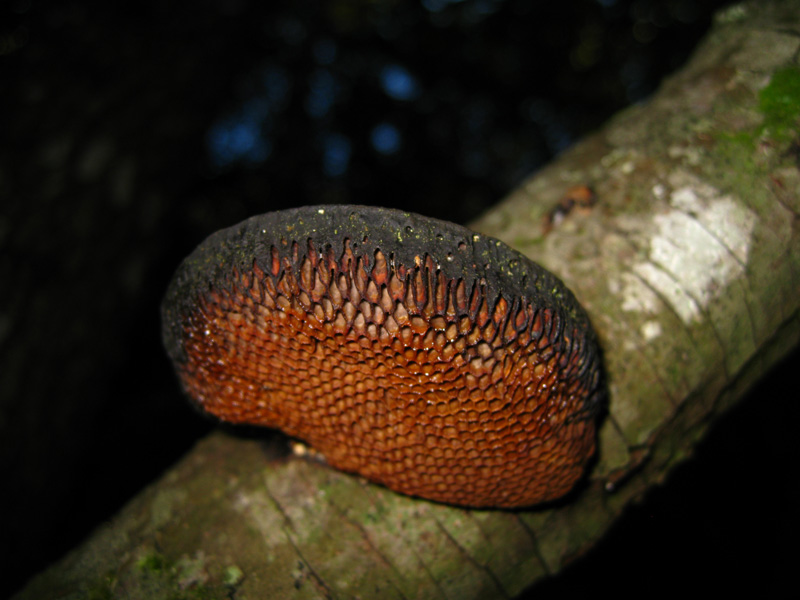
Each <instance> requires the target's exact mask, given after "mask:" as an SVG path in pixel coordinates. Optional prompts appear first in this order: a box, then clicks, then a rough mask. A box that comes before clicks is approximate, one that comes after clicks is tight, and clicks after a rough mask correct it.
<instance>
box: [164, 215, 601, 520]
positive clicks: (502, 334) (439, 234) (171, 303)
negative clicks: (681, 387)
mask: <svg viewBox="0 0 800 600" xmlns="http://www.w3.org/2000/svg"><path fill="white" fill-rule="evenodd" d="M162 319H163V336H164V342H165V344H166V347H167V350H168V353H169V355H170V357H171V358H172V360H173V362H174V364H175V368H176V370H177V372H178V376H179V379H180V381H181V384H182V386H183V388H184V390H185V391H186V392H187V394H188V395H189V396H190V397H191V398H192V399H193V400H194V402H195V403H196V405H197V406H199V407H200V408H201V409H202V410H203V411H205V412H207V413H210V414H212V415H215V416H216V417H218V418H219V419H222V420H224V421H228V422H232V423H246V424H251V425H262V426H266V427H272V428H278V429H281V430H283V431H284V432H285V433H287V434H288V435H290V436H294V437H296V438H299V439H301V440H303V441H305V442H307V443H309V444H310V445H311V446H312V447H313V448H315V449H316V450H317V451H318V452H320V453H321V454H322V455H324V457H325V459H326V460H327V462H328V463H329V464H330V465H332V466H334V467H336V468H339V469H342V470H344V471H348V472H354V473H358V474H360V475H362V476H364V477H366V478H368V479H370V480H372V481H375V482H378V483H381V484H383V485H385V486H387V487H389V488H391V489H392V490H395V491H398V492H402V493H404V494H409V495H413V496H419V497H422V498H427V499H430V500H435V501H439V502H445V503H450V504H457V505H462V506H471V507H506V508H510V507H522V506H531V505H534V504H538V503H541V502H546V501H549V500H554V499H556V498H559V497H561V496H563V495H564V494H566V493H567V492H569V491H570V489H572V488H573V486H574V485H575V483H576V482H577V481H578V480H579V479H580V478H581V476H582V474H583V472H584V470H585V468H586V465H587V463H588V462H589V460H590V459H591V457H592V455H593V454H594V451H595V428H596V417H597V414H598V412H599V407H600V404H601V398H602V390H601V384H600V379H601V375H600V369H601V367H600V356H599V351H598V348H597V343H596V340H595V335H594V333H593V331H592V329H591V326H590V324H589V320H588V318H587V316H586V314H585V313H584V311H583V309H582V308H581V307H580V306H579V305H578V303H577V301H576V300H575V298H574V296H573V295H572V293H571V292H570V291H569V290H568V289H567V288H566V287H565V286H564V284H563V283H561V282H560V281H559V280H558V279H557V278H556V277H554V276H553V275H552V274H550V273H549V272H548V271H546V270H545V269H543V268H542V267H540V266H539V265H537V264H535V263H533V262H531V261H530V260H529V259H527V258H526V257H524V256H523V255H521V254H519V253H518V252H516V251H514V250H512V249H511V248H509V247H508V246H506V245H505V244H503V243H502V242H499V241H497V240H494V239H492V238H488V237H485V236H481V235H477V234H474V233H473V232H471V231H469V230H467V229H465V228H463V227H460V226H457V225H454V224H452V223H447V222H444V221H439V220H435V219H429V218H426V217H422V216H419V215H415V214H409V213H404V212H400V211H397V210H390V209H382V208H371V207H363V206H317V207H305V208H299V209H292V210H285V211H279V212H273V213H268V214H264V215H259V216H256V217H252V218H250V219H248V220H246V221H244V222H242V223H240V224H238V225H235V226H233V227H230V228H228V229H224V230H222V231H218V232H217V233H215V234H213V235H211V236H210V237H209V238H208V239H206V240H205V241H204V242H203V243H202V244H201V245H200V246H199V247H198V248H197V249H196V250H195V251H194V252H193V253H192V254H191V255H190V256H189V257H188V258H186V259H185V260H184V261H183V263H182V264H181V265H180V267H179V268H178V270H177V272H176V274H175V276H174V278H173V280H172V282H171V284H170V286H169V289H168V291H167V294H166V297H165V299H164V303H163V305H162Z"/></svg>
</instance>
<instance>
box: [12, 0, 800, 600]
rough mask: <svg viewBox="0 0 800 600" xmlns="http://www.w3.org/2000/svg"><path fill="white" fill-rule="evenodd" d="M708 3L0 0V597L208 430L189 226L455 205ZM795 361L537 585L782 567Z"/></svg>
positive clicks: (655, 56)
mask: <svg viewBox="0 0 800 600" xmlns="http://www.w3.org/2000/svg"><path fill="white" fill-rule="evenodd" d="M726 4H727V3H726V2H722V1H711V0H709V1H700V2H697V1H693V0H667V1H655V0H576V1H571V2H541V1H538V2H537V1H523V0H463V1H460V2H456V1H448V0H423V1H422V2H400V1H393V0H383V1H367V0H338V1H336V0H334V1H331V2H327V3H317V2H310V1H303V0H300V1H297V0H295V1H292V2H288V1H287V2H255V1H248V0H232V1H222V0H204V1H198V2H191V3H185V4H184V3H172V2H170V3H168V2H157V1H155V0H150V1H147V0H145V1H142V2H136V3H127V2H118V3H110V2H91V1H89V0H83V1H74V2H70V1H65V2H56V1H53V2H39V1H35V0H13V1H11V2H5V3H3V4H0V136H2V137H1V138H0V139H2V142H3V143H2V144H0V365H2V381H0V384H1V385H0V469H2V471H0V475H1V476H2V482H3V485H2V489H3V492H2V500H0V502H2V505H0V515H2V525H0V527H2V529H1V530H0V565H3V568H2V572H3V576H2V578H0V596H2V595H4V594H5V593H7V592H10V591H12V590H13V589H15V588H17V587H18V586H20V585H22V584H23V583H24V581H25V580H26V579H27V578H28V577H29V576H30V575H32V574H33V573H35V572H36V571H38V570H40V569H42V568H43V567H44V566H46V565H47V564H48V563H50V562H51V561H53V560H55V559H57V558H58V557H60V556H61V555H62V554H63V553H64V552H66V551H67V550H68V549H70V548H71V547H73V546H74V545H75V544H77V543H79V542H80V541H81V539H83V538H84V537H85V536H86V535H88V533H89V532H90V531H91V530H92V528H93V527H95V526H97V525H98V524H99V523H101V522H102V521H103V520H105V519H108V518H109V517H110V516H112V515H113V514H114V513H115V512H116V511H117V510H118V509H119V507H120V506H121V505H122V504H123V503H124V502H125V501H126V500H127V499H128V498H130V497H131V496H132V495H134V494H135V493H136V492H137V491H138V490H140V489H141V488H142V487H143V486H144V485H146V484H147V483H149V482H151V481H153V480H154V479H155V478H157V477H158V476H159V474H160V473H162V472H163V471H164V469H166V468H168V467H169V466H170V465H171V464H173V463H174V462H175V461H176V460H177V459H178V458H179V457H180V456H181V455H182V454H183V453H184V452H186V450H187V449H189V448H190V447H191V445H192V443H193V441H194V440H196V439H197V438H198V437H199V436H201V435H203V434H204V433H206V432H207V431H209V429H210V428H211V427H212V426H213V424H211V423H209V422H207V421H205V420H203V419H202V418H200V417H199V416H198V415H196V414H195V413H194V412H193V411H192V410H191V409H190V408H189V407H188V405H187V404H186V403H185V402H184V401H183V400H182V399H181V394H180V391H179V389H178V386H177V383H176V381H175V379H174V376H173V374H172V372H171V369H170V366H169V364H168V361H167V358H166V356H165V354H164V352H163V350H162V347H161V343H160V339H159V321H158V306H159V302H160V298H161V295H162V293H163V291H164V289H165V288H166V285H167V282H168V281H169V278H170V276H171V274H172V272H173V270H174V269H175V267H176V266H177V264H178V262H179V261H180V260H181V259H182V258H183V257H184V256H185V255H186V254H188V253H189V252H190V251H191V249H192V248H193V247H194V246H195V245H197V244H198V243H199V242H200V241H201V240H202V239H203V238H204V237H205V236H206V235H208V234H210V233H211V232H213V231H215V230H217V229H219V228H221V227H225V226H228V225H231V224H233V223H235V222H237V221H239V220H242V219H244V218H246V217H247V216H250V215H253V214H257V213H262V212H266V211H268V210H272V209H279V208H288V207H291V206H300V205H304V204H321V203H360V204H378V205H384V206H393V207H400V208H404V209H407V210H413V211H417V212H422V213H425V214H427V215H430V216H434V217H439V218H444V219H448V220H451V221H456V222H459V223H466V222H468V221H469V220H470V219H471V218H474V217H475V216H477V215H478V214H480V213H481V212H482V211H484V210H486V208H487V207H488V206H490V205H491V204H492V203H494V202H496V201H497V200H499V199H500V198H501V197H502V196H503V195H504V194H505V193H507V192H508V191H510V190H511V188H512V187H513V186H515V185H516V184H518V183H519V182H520V181H521V180H522V179H523V178H524V177H525V176H526V175H528V174H530V173H531V172H533V171H535V170H536V169H537V167H539V166H541V165H542V164H544V163H546V162H547V161H548V160H549V159H551V158H552V157H553V156H554V155H556V154H557V153H558V152H560V151H561V150H563V149H564V148H566V147H568V146H569V145H570V144H571V143H572V142H574V141H575V140H577V139H578V138H579V137H580V136H581V135H583V134H585V133H587V132H589V131H591V130H593V129H595V128H597V127H599V126H600V125H601V124H602V123H603V122H604V120H606V119H607V118H608V117H609V116H611V115H612V114H614V112H616V111H617V110H619V109H621V108H623V107H624V106H626V105H628V104H630V103H633V102H639V101H642V100H644V99H646V98H647V96H648V94H650V93H651V92H653V91H654V90H655V89H656V88H657V86H658V84H659V82H660V81H661V79H662V78H663V77H664V76H665V75H667V74H668V73H670V72H671V71H673V70H675V69H676V68H678V67H680V66H681V65H682V64H683V63H684V61H685V60H686V59H687V57H688V56H689V54H690V52H691V51H692V49H693V47H694V46H695V44H696V43H697V42H698V41H699V39H700V38H701V37H702V35H703V34H704V33H705V32H706V31H707V29H708V27H709V26H710V22H711V17H712V14H713V11H714V10H715V9H718V8H720V7H722V6H724V5H726ZM797 364H798V357H797V354H796V353H795V355H794V356H793V357H792V359H791V360H790V362H789V364H788V366H784V367H783V371H782V372H778V373H777V374H774V375H773V376H771V377H770V378H769V380H768V381H767V382H766V383H765V384H763V385H762V386H761V387H759V388H758V390H756V391H755V392H754V393H753V395H752V397H751V398H750V399H749V400H748V401H747V402H745V403H744V404H743V405H742V406H741V407H740V408H738V409H736V410H735V411H734V412H733V413H732V414H731V415H730V416H729V417H726V418H725V419H724V422H723V423H721V424H720V425H719V426H718V427H717V428H716V429H715V431H714V432H713V433H712V435H711V436H709V438H708V439H707V440H706V441H705V442H704V443H703V444H702V446H701V448H700V450H699V452H698V458H699V459H702V460H696V461H693V462H692V463H690V464H688V465H686V466H684V467H681V468H680V469H679V470H678V471H676V473H675V475H674V476H673V477H672V478H671V480H670V485H669V486H667V487H665V488H664V489H660V490H656V491H655V492H653V493H652V494H651V497H650V498H648V500H647V502H646V503H644V505H643V506H641V507H638V508H635V509H634V510H632V511H631V512H630V515H629V516H628V517H626V518H625V519H623V520H622V521H621V522H620V523H619V524H618V525H617V526H616V527H615V528H614V531H613V532H612V534H611V535H609V537H608V538H607V539H606V540H605V541H604V542H602V543H601V544H600V545H598V546H597V548H596V549H595V550H593V551H592V553H591V554H590V558H589V559H588V560H586V561H582V562H580V563H578V564H577V565H576V566H575V567H573V568H570V569H568V570H567V571H565V573H564V575H563V576H561V577H559V578H558V579H555V580H552V581H549V582H546V583H545V584H543V585H540V586H538V587H537V588H536V589H535V590H534V593H535V594H536V595H537V597H563V594H565V593H576V592H578V591H591V592H593V593H603V592H608V593H616V594H622V595H628V594H630V593H634V592H636V593H638V592H641V591H642V590H661V591H664V592H665V593H679V592H680V591H681V590H685V589H687V586H690V585H691V586H694V588H695V589H696V588H697V585H698V584H697V582H694V583H691V584H690V582H693V581H694V579H698V580H699V581H700V585H702V586H707V587H708V588H709V589H714V590H715V591H716V592H717V593H722V592H723V591H724V590H725V589H731V590H737V591H738V590H741V589H742V587H743V586H750V585H753V586H755V585H760V586H761V589H762V590H763V591H764V592H766V593H765V595H767V596H769V595H770V594H769V593H768V590H769V589H770V588H769V587H768V586H767V587H765V585H764V584H765V582H766V583H767V584H769V585H773V584H780V583H782V582H783V583H786V582H788V581H789V579H788V578H789V576H790V574H791V568H790V566H791V563H790V562H789V561H790V559H797V558H798V556H797V552H796V551H794V552H788V551H785V550H783V548H784V546H783V544H784V543H786V542H790V541H793V537H794V536H795V535H796V534H797V533H798V531H800V527H798V518H797V516H796V512H795V508H796V507H797V506H798V505H800V502H798V501H799V500H800V491H799V488H798V483H797V477H796V476H794V475H796V473H797V458H798V452H797V449H796V447H793V446H792V445H790V444H789V443H787V441H790V440H792V439H793V438H796V436H795V435H794V434H793V427H794V424H795V423H797V422H798V416H800V415H799V414H798V408H797V402H796V401H794V402H790V400H792V399H793V398H796V395H797V394H796V390H795V391H794V393H793V394H791V393H790V392H787V391H786V390H785V389H784V388H782V387H781V386H782V385H784V383H783V382H784V381H785V380H786V378H787V377H789V376H791V375H793V373H792V371H793V370H794V371H795V372H796V367H797ZM789 394H791V395H789ZM776 415H777V417H776ZM786 547H790V546H789V545H788V544H787V545H786ZM726 586H730V587H726ZM775 589H780V588H775Z"/></svg>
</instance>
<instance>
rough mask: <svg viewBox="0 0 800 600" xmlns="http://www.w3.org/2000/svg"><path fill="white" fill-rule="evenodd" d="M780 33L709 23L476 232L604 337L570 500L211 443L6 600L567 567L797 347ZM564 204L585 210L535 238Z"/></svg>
mask: <svg viewBox="0 0 800 600" xmlns="http://www.w3.org/2000/svg"><path fill="white" fill-rule="evenodd" d="M798 22H800V5H798V3H796V2H771V3H764V2H752V3H749V4H742V5H739V6H736V7H733V8H730V9H728V10H726V11H725V12H724V13H723V14H721V15H719V16H718V18H717V22H716V24H715V26H714V28H713V30H712V32H711V33H710V35H709V36H708V38H707V39H706V40H705V42H704V43H703V44H702V45H701V47H700V48H699V49H698V50H697V52H696V55H695V56H694V58H693V59H692V60H691V61H690V63H689V64H688V65H686V66H685V67H684V68H683V69H682V71H681V72H680V73H678V74H676V75H674V76H673V77H671V78H670V79H669V80H668V81H666V82H665V83H664V85H663V86H662V89H661V90H660V91H659V92H658V93H657V94H656V95H655V96H654V97H653V98H652V99H651V100H650V101H648V102H647V103H646V104H643V105H640V106H636V107H633V108H631V109H629V110H627V111H625V112H624V113H622V114H620V115H618V116H617V117H616V118H614V119H613V120H612V121H611V122H610V123H608V125H607V126H606V127H605V128H604V129H603V130H602V131H600V132H598V133H597V134H595V135H593V136H590V137H589V138H587V139H586V140H584V141H583V142H581V143H579V144H578V145H576V146H575V147H574V148H572V149H571V150H570V151H569V152H567V153H565V154H564V155H563V156H562V157H561V158H559V159H558V160H557V161H556V162H554V163H553V164H552V165H550V166H549V167H548V168H546V169H544V170H543V171H541V172H540V173H537V174H536V175H535V176H534V177H532V178H531V179H529V180H528V181H526V182H525V183H524V184H523V185H521V186H520V187H519V189H517V190H516V191H514V192H513V193H512V194H511V195H510V196H509V197H508V198H507V199H506V200H505V201H504V202H502V203H501V204H500V205H499V206H497V207H496V208H495V209H494V210H493V211H492V212H490V213H489V214H487V215H485V216H484V217H483V218H482V219H480V220H479V221H478V222H476V223H474V224H473V226H474V228H475V229H476V230H477V231H480V232H483V233H486V234H489V235H492V236H495V237H498V238H500V239H503V240H504V241H506V242H508V243H509V244H511V245H512V246H514V247H515V248H516V249H518V250H520V251H521V252H523V253H525V254H527V255H528V256H530V257H531V258H532V259H534V260H536V261H537V262H540V263H541V264H543V265H544V266H546V267H547V268H548V269H550V270H551V271H553V272H554V273H556V274H558V275H559V276H560V277H561V278H562V279H563V280H564V281H565V282H566V283H567V285H568V286H569V287H570V288H571V289H572V290H573V291H574V292H575V294H576V296H577V297H578V299H579V300H580V301H581V302H582V304H583V306H584V307H585V308H586V309H587V311H588V312H589V314H590V317H591V318H592V320H593V323H594V325H595V328H596V329H597V331H598V334H599V336H600V339H601V344H602V347H603V350H604V356H605V363H606V368H607V376H608V385H609V391H610V405H609V414H608V416H607V417H606V418H605V420H604V422H603V425H602V428H601V432H600V452H599V459H598V462H597V464H596V465H595V467H594V469H593V471H592V473H591V475H590V477H589V478H588V480H587V482H586V483H585V485H584V486H583V487H582V488H581V489H579V490H577V491H576V492H575V493H573V494H572V495H571V496H570V497H569V498H567V499H565V500H564V501H563V502H560V503H558V504H557V505H554V506H548V507H544V508H539V509H536V510H531V511H522V512H507V511H485V510H481V511H470V510H464V509H459V508H454V507H449V506H444V505H437V504H432V503H429V502H425V501H421V500H416V499H412V498H407V497H403V496H399V495H397V494H394V493H392V492H390V491H388V490H386V489H384V488H381V487H378V486H374V485H370V484H368V483H365V482H364V481H361V480H359V479H358V478H356V477H352V476H349V475H345V474H342V473H338V472H335V471H333V470H331V469H328V468H326V467H325V466H323V465H321V464H318V463H316V462H314V461H313V460H309V459H306V458H299V457H294V456H292V457H288V458H287V457H285V456H279V454H280V453H276V452H273V451H271V450H269V449H265V448H264V447H263V445H262V444H261V443H259V442H257V441H253V440H251V439H244V438H241V437H237V436H234V435H230V434H228V433H224V432H217V433H214V434H212V435H210V436H209V437H207V438H206V439H204V440H202V441H201V442H200V443H199V444H198V445H197V446H196V447H195V448H194V450H192V451H191V452H190V453H189V454H188V455H187V456H186V457H185V458H184V459H183V460H182V461H181V462H180V463H179V464H178V465H176V466H175V467H174V468H173V469H171V470H170V471H169V472H168V473H166V474H165V475H164V476H163V477H162V478H161V480H160V481H158V482H156V483H155V484H153V485H152V486H150V487H149V488H148V489H146V490H145V491H144V492H142V493H141V494H140V495H139V496H138V497H136V498H135V499H134V500H132V501H131V502H130V503H129V504H128V505H127V506H126V507H125V508H124V509H123V510H122V511H121V512H120V513H119V514H118V515H117V516H116V517H115V518H114V519H113V520H112V521H111V522H110V523H108V524H107V525H105V526H104V527H102V528H100V529H99V530H98V531H97V532H96V533H95V534H94V535H93V536H92V537H91V538H90V539H88V540H87V541H86V542H85V543H84V544H83V545H82V546H80V547H79V548H77V549H75V550H74V551H73V552H72V553H70V554H69V555H68V556H67V557H65V558H64V559H63V560H62V561H60V562H59V563H57V564H56V565H54V566H53V567H51V568H50V569H48V570H47V571H45V572H43V573H42V574H40V575H39V576H37V577H36V578H34V579H33V580H32V581H31V582H30V583H29V585H28V586H27V587H26V588H25V589H24V590H23V591H22V592H21V593H20V594H19V596H18V598H21V599H22V598H41V597H62V598H78V597H90V598H106V597H109V598H110V597H148V598H160V597H170V598H176V597H185V598H193V597H203V598H215V597H220V598H224V597H229V596H230V595H231V594H232V593H234V592H235V595H236V597H237V598H277V597H280V598H284V597H286V598H320V597H321V598H346V597H380V598H498V597H500V598H502V597H514V596H516V595H518V594H520V593H521V592H522V591H523V590H524V589H525V588H526V587H528V586H529V585H531V584H532V583H533V582H534V581H536V580H537V579H539V578H541V577H544V576H546V575H548V574H552V573H555V572H558V571H559V570H560V569H561V568H562V567H563V566H564V565H565V564H567V563H568V562H570V561H572V560H575V559H576V558H578V557H579V556H580V555H581V554H582V553H584V552H585V551H586V550H587V549H588V548H589V547H591V546H592V545H593V544H594V543H595V542H596V541H597V540H598V539H600V537H601V536H602V535H603V533H604V532H605V531H606V530H607V529H608V527H609V526H610V525H611V523H613V522H614V520H615V518H617V517H618V516H619V515H620V514H621V512H622V511H623V509H624V508H625V506H626V505H627V504H628V503H630V502H631V501H632V500H634V499H636V498H638V497H640V496H641V495H642V494H643V492H644V491H645V490H646V489H648V487H650V486H652V485H654V484H655V483H658V482H660V481H663V479H664V478H665V477H666V476H667V474H668V473H669V471H670V470H671V469H672V468H673V467H674V466H675V465H676V464H678V463H679V462H680V461H682V460H684V459H685V458H686V457H687V456H689V455H690V454H691V451H692V448H693V446H694V445H695V444H696V443H697V440H698V439H699V438H700V437H702V435H703V433H704V432H705V431H706V430H707V428H708V427H709V425H710V424H711V423H712V422H713V420H714V418H715V417H716V416H717V415H719V414H720V413H721V412H722V411H724V410H725V409H726V408H728V407H729V406H731V405H732V404H733V403H734V402H736V400H737V399H738V398H740V397H741V396H742V395H743V394H744V392H745V391H746V390H747V389H748V387H749V386H750V385H751V384H752V383H753V382H754V381H756V380H757V379H758V378H759V376H760V375H761V374H763V373H764V372H765V371H766V370H767V369H768V368H769V367H770V366H771V365H773V364H774V363H775V362H777V361H778V360H779V359H780V358H781V357H782V356H784V355H785V354H786V353H787V352H788V351H789V350H790V349H791V348H792V347H794V346H796V344H797V341H798V338H799V337H800V310H799V309H800V297H798V294H797V291H798V289H800V285H799V284H800V240H799V239H798V237H799V235H798V230H797V223H798V215H799V214H800V174H799V173H798V165H797V159H796V156H797V151H796V144H797V143H798V139H799V138H798V128H797V124H798V123H797V118H798V114H797V113H796V112H795V108H794V107H799V106H800V96H798V90H799V89H800V86H798V85H795V84H796V83H797V82H798V81H800V69H799V68H798V64H797V56H798V48H800V38H798V37H797V35H795V34H793V33H791V32H790V31H788V30H787V28H786V26H785V25H786V23H798ZM573 186H587V187H590V188H592V189H593V190H594V193H595V195H596V203H595V204H594V205H593V206H592V207H591V208H584V209H582V210H573V211H572V212H569V213H568V214H566V216H565V217H564V219H563V220H560V221H558V222H554V223H552V224H551V223H549V222H547V215H548V214H549V213H550V211H551V210H552V209H553V208H554V207H555V206H556V205H557V204H558V203H559V200H560V199H561V198H562V197H563V196H564V195H565V194H566V193H567V191H568V189H569V188H571V187H573Z"/></svg>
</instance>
